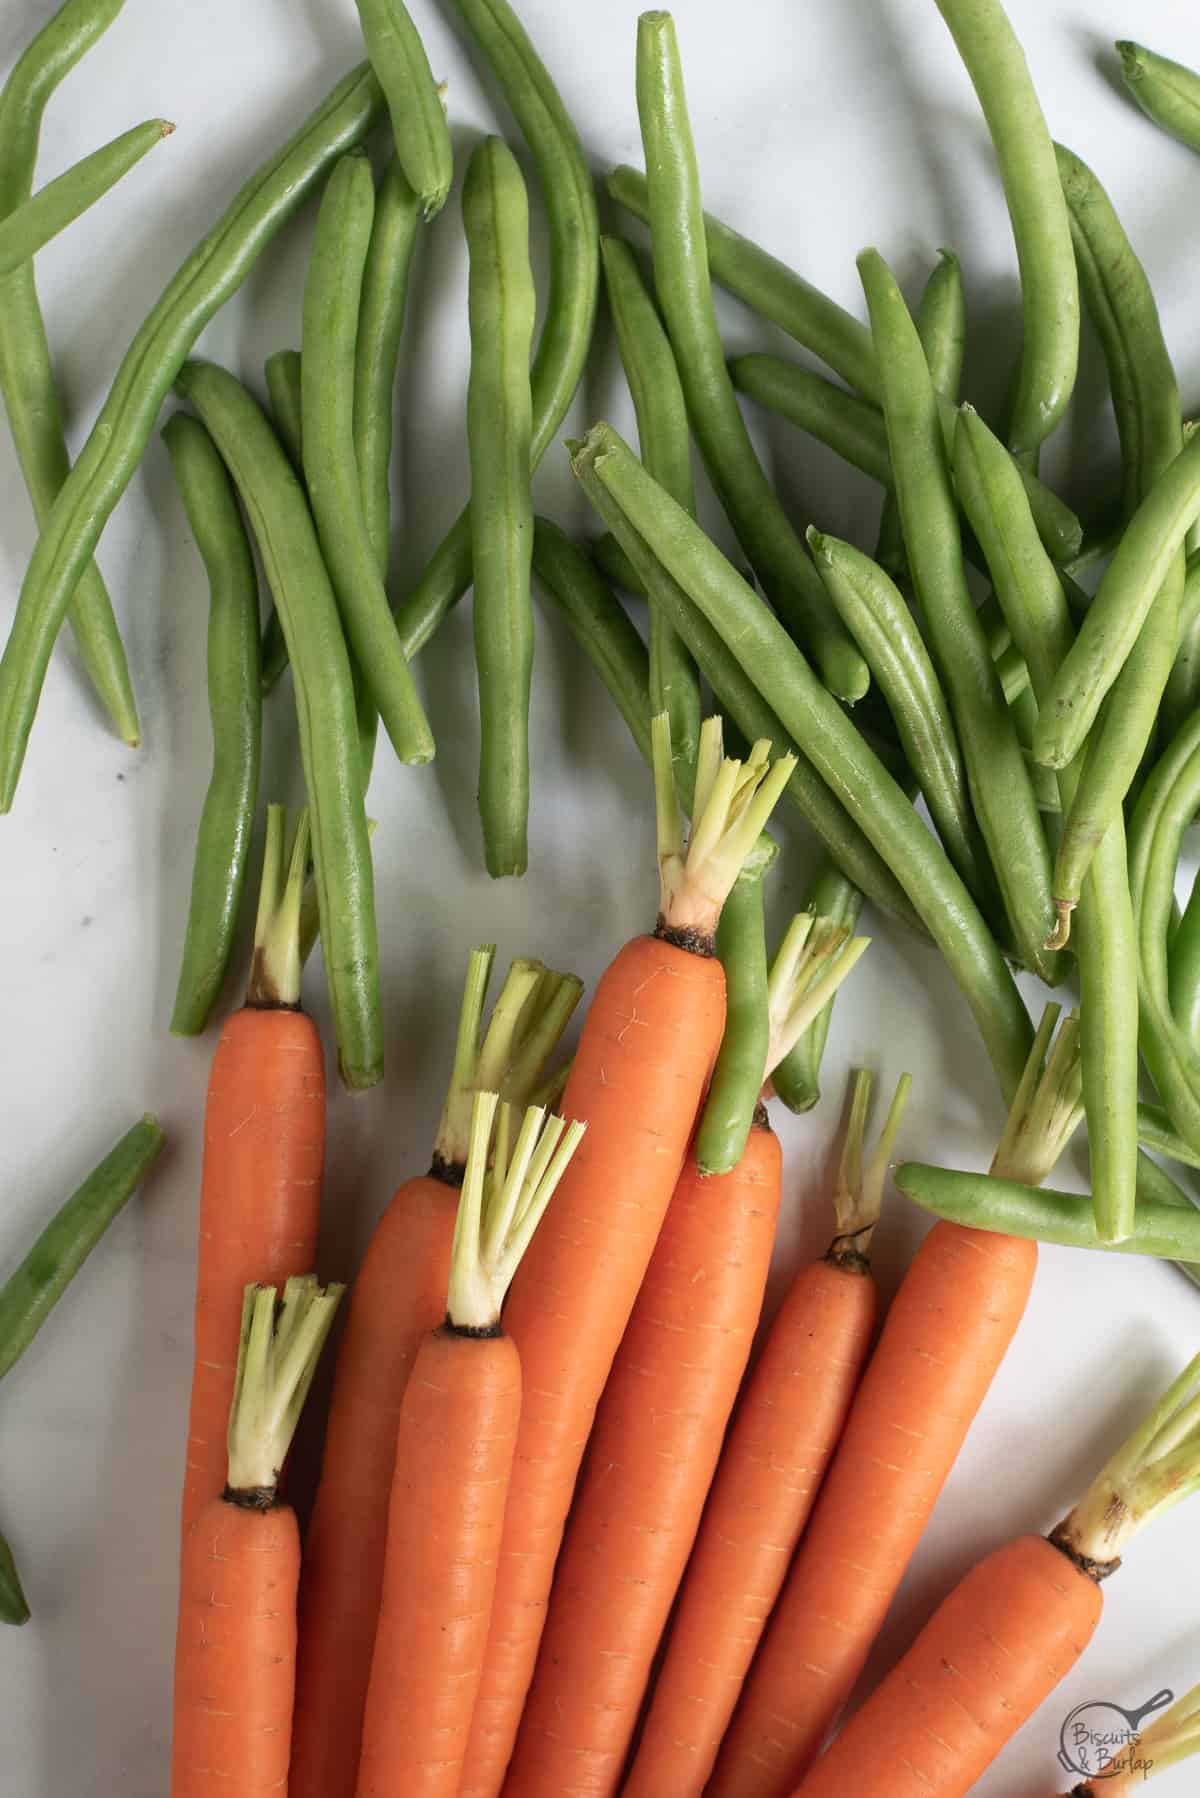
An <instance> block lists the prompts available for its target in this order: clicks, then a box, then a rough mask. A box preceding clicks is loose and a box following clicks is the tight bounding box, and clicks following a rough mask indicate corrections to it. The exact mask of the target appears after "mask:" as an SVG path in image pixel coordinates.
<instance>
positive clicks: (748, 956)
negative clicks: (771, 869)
mask: <svg viewBox="0 0 1200 1798" xmlns="http://www.w3.org/2000/svg"><path fill="white" fill-rule="evenodd" d="M717 954H718V956H719V957H720V959H721V965H722V966H723V968H724V969H725V1031H724V1034H723V1036H722V1037H721V1047H720V1050H719V1051H718V1054H717V1060H716V1065H715V1066H714V1068H713V1075H712V1081H711V1083H710V1085H709V1089H708V1097H707V1099H706V1100H705V1102H704V1109H703V1111H702V1112H701V1113H700V1122H699V1124H698V1125H697V1126H696V1145H695V1147H696V1165H697V1166H698V1167H699V1169H700V1172H701V1173H702V1174H727V1173H728V1172H729V1171H730V1169H731V1168H734V1167H736V1166H737V1164H738V1162H739V1161H740V1160H741V1158H742V1155H743V1153H744V1151H745V1147H746V1142H747V1139H748V1138H749V1135H750V1127H751V1125H752V1124H753V1122H754V1112H755V1108H756V1107H757V1105H758V1103H759V1099H760V1095H761V1093H762V1085H763V1078H764V1074H765V1071H766V1066H767V1052H768V1046H769V1041H770V1034H771V1029H770V1018H769V1014H768V1011H767V926H766V917H765V915H764V907H763V869H762V868H761V867H757V868H750V869H747V870H746V871H745V872H744V873H742V874H740V875H739V876H738V878H737V880H735V881H734V884H733V891H732V892H731V893H730V895H729V897H728V899H726V901H725V905H724V908H723V910H722V912H721V922H720V924H719V925H718V926H717Z"/></svg>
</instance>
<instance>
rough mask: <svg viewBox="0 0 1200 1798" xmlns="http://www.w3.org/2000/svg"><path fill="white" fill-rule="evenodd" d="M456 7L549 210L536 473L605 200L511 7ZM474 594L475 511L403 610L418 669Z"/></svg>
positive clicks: (402, 628)
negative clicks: (448, 618)
mask: <svg viewBox="0 0 1200 1798" xmlns="http://www.w3.org/2000/svg"><path fill="white" fill-rule="evenodd" d="M454 5H455V7H456V9H457V11H458V14H459V16H460V17H461V19H462V21H463V23H464V24H465V26H466V27H467V30H468V31H469V32H470V34H471V37H472V39H473V40H474V43H475V45H476V47H477V49H478V50H479V52H480V55H481V56H482V57H483V59H484V61H485V62H486V63H487V65H488V67H489V68H490V70H491V72H492V74H493V76H494V77H495V79H496V81H497V82H498V83H499V85H500V88H501V90H502V92H503V94H504V97H505V99H506V100H507V102H508V104H509V107H510V109H511V111H512V114H513V117H514V118H515V119H516V121H517V125H518V126H519V128H520V131H521V135H522V137H523V138H524V139H525V142H526V144H527V145H528V146H529V151H530V155H531V156H532V158H533V163H534V167H535V168H536V170H537V175H538V180H539V181H540V183H541V187H542V196H543V199H544V202H545V207H546V225H547V230H548V233H549V238H550V246H549V247H550V275H549V286H548V289H547V293H546V306H545V314H544V322H543V325H542V334H541V337H540V339H539V341H538V350H537V355H536V356H535V357H534V362H533V368H532V370H531V371H530V386H531V393H532V403H533V441H532V446H531V454H532V461H533V466H534V468H536V467H537V465H538V463H539V462H540V461H541V459H542V457H543V455H544V454H545V452H546V450H547V449H548V447H549V445H550V444H551V443H552V442H553V441H554V438H555V436H556V435H557V433H558V427H559V425H560V424H561V423H562V421H563V419H564V417H565V416H566V411H567V407H568V406H569V405H570V404H571V401H572V399H573V398H574V397H575V390H576V388H577V387H578V386H579V381H580V377H581V376H582V374H583V368H584V364H585V362H586V361H587V356H588V351H589V350H590V348H591V343H592V331H593V327H594V325H595V322H596V301H597V295H598V292H599V283H600V224H599V220H598V218H597V216H596V195H595V191H594V188H593V185H592V175H591V170H590V169H589V168H588V165H587V160H586V158H585V157H584V153H583V146H582V144H581V143H580V141H579V134H578V132H577V131H576V129H575V127H574V125H573V124H572V123H571V120H570V118H569V117H568V115H567V111H566V108H565V107H564V106H563V103H562V99H561V97H560V95H559V92H558V89H557V88H556V87H555V85H554V83H553V82H552V81H551V79H550V76H549V75H548V73H547V72H546V68H545V65H544V64H543V62H542V60H541V58H540V57H539V56H538V53H537V51H536V50H535V49H534V47H533V45H532V43H531V42H530V40H529V37H528V36H527V34H526V32H525V30H524V28H523V27H522V25H521V22H520V20H519V19H518V18H517V15H516V13H515V12H514V11H513V9H512V7H511V6H509V5H508V0H454ZM470 585H471V520H470V508H469V507H467V508H465V509H464V510H463V511H462V512H460V513H459V515H458V517H457V519H456V520H455V522H454V523H453V525H451V527H450V530H449V531H448V532H447V534H446V536H445V537H444V538H443V539H442V541H441V543H440V544H439V545H438V547H437V549H436V550H435V551H434V553H433V555H432V557H431V558H430V560H429V562H428V564H427V565H426V568H425V571H424V573H423V574H422V575H421V577H420V579H419V580H418V581H417V584H416V586H415V587H413V588H412V589H411V590H410V591H409V592H408V593H406V594H405V595H404V597H403V598H402V599H401V600H400V602H399V604H398V605H397V607H396V624H397V628H398V629H399V632H400V641H401V643H402V644H403V645H404V653H405V655H406V656H407V657H408V659H409V661H410V662H411V661H412V659H413V657H414V656H415V655H416V654H417V653H418V651H419V650H421V649H423V648H424V646H425V644H426V643H428V641H429V639H430V637H432V635H433V633H434V631H436V629H437V627H438V625H439V624H440V623H441V621H442V619H443V618H444V617H445V615H446V613H447V612H448V611H449V610H450V608H451V606H453V605H454V604H456V603H457V601H458V600H460V599H461V598H462V596H463V594H464V593H465V592H466V591H467V588H468V587H469V586H470Z"/></svg>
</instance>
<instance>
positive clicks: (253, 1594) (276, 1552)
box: [171, 1498, 300, 1798]
mask: <svg viewBox="0 0 1200 1798" xmlns="http://www.w3.org/2000/svg"><path fill="white" fill-rule="evenodd" d="M299 1575H300V1535H299V1531H298V1530H297V1528H296V1514H295V1512H294V1511H293V1510H292V1509H291V1508H290V1507H289V1506H287V1505H276V1506H274V1507H273V1508H272V1509H270V1510H268V1511H255V1510H247V1509H246V1508H245V1507H244V1506H242V1505H235V1504H229V1503H228V1502H227V1501H226V1500H225V1499H222V1498H215V1499H212V1500H211V1501H210V1502H209V1503H208V1504H207V1505H206V1506H205V1507H204V1509H203V1510H202V1511H201V1513H200V1515H199V1517H198V1518H197V1520H196V1524H195V1527H194V1528H193V1529H192V1531H191V1533H190V1534H189V1536H188V1538H187V1541H186V1543H185V1544H184V1551H183V1567H182V1575H181V1585H180V1601H179V1617H180V1628H179V1640H178V1643H177V1645H176V1651H175V1740H174V1743H173V1746H172V1751H171V1798H230V1794H232V1793H234V1792H236V1793H237V1795H238V1798H257V1795H258V1794H260V1793H261V1794H262V1795H263V1798H267V1794H272V1795H273V1798H278V1795H279V1794H280V1793H286V1792H287V1789H288V1754H289V1749H290V1744H291V1734H292V1730H291V1725H292V1702H293V1682H294V1678H295V1669H296V1584H297V1581H298V1579H299Z"/></svg>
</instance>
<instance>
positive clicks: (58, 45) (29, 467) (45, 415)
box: [0, 0, 142, 748]
mask: <svg viewBox="0 0 1200 1798" xmlns="http://www.w3.org/2000/svg"><path fill="white" fill-rule="evenodd" d="M124 4H125V0H67V3H66V5H65V6H61V7H60V8H59V10H58V11H57V12H56V13H55V14H54V17H53V18H52V19H51V20H50V21H49V23H48V24H46V25H45V26H43V28H42V30H41V31H39V32H38V34H37V36H36V37H35V38H34V39H33V41H32V42H31V43H30V45H29V47H28V48H27V49H26V50H25V52H24V54H23V55H22V56H21V57H20V58H19V60H18V62H17V64H16V67H15V68H14V69H13V71H12V73H11V74H10V76H9V78H8V80H7V82H6V83H5V86H4V89H3V91H2V92H0V217H3V216H5V215H6V214H8V213H11V212H12V211H13V209H14V208H15V207H17V206H20V205H21V204H22V202H23V201H25V200H27V199H28V198H29V196H30V194H31V193H32V191H33V176H34V165H35V163H36V161H37V151H38V139H39V137H40V135H41V128H42V115H43V114H44V112H45V109H46V105H47V103H48V102H49V100H50V98H51V96H52V95H53V93H54V92H55V89H56V88H57V87H58V84H59V82H60V81H62V79H63V77H64V76H65V75H67V74H69V73H70V71H71V70H72V69H73V68H74V67H75V65H76V63H77V62H78V61H79V59H80V57H81V56H83V55H84V54H85V53H86V51H88V50H89V49H90V48H91V46H92V45H93V44H94V43H95V42H96V41H97V39H98V38H100V37H101V36H102V35H103V34H104V32H105V31H107V30H108V27H109V26H110V25H111V24H112V22H113V20H114V19H115V18H116V17H117V15H118V13H119V12H120V11H121V8H122V6H123V5H124ZM0 398H2V399H3V402H4V409H5V411H6V412H7V414H8V422H9V426H10V428H11V430H12V435H13V442H14V444H15V446H16V452H17V460H18V462H19V464H20V468H21V474H22V477H23V478H24V481H25V486H26V489H27V490H28V493H29V499H30V503H31V505H32V507H33V514H34V518H35V519H36V521H37V523H38V526H39V528H40V527H43V526H44V525H45V523H46V520H47V518H48V517H49V515H50V509H51V507H52V506H53V504H54V501H55V499H56V498H57V495H58V490H59V488H60V487H61V486H62V484H63V482H64V481H65V480H66V478H67V475H68V473H69V471H70V467H71V462H70V457H69V456H68V454H67V442H66V436H65V434H64V431H63V421H62V407H61V405H60V402H59V397H58V386H57V383H56V381H55V378H54V368H53V365H52V363H51V359H50V346H49V343H48V342H47V340H46V326H45V322H44V320H43V318H42V309H41V307H40V305H39V304H38V296H37V284H36V281H35V279H34V272H33V265H32V264H31V263H27V264H25V265H24V266H22V267H21V268H18V269H14V271H13V273H12V274H11V275H6V276H5V277H4V278H3V280H2V281H0ZM68 617H69V619H70V624H71V631H72V634H73V635H74V637H75V641H76V644H77V646H78V649H79V654H80V659H81V660H82V662H83V665H84V668H85V669H86V671H87V676H88V679H89V680H90V681H91V683H92V686H93V687H94V688H95V690H96V693H97V696H98V697H99V699H100V703H101V704H102V705H103V707H104V709H105V711H106V712H107V714H108V716H109V717H110V718H111V720H112V723H113V727H114V729H115V730H116V732H117V735H118V736H119V737H121V739H122V740H123V741H124V742H126V743H128V744H129V746H130V747H131V748H137V746H138V744H139V743H140V742H141V736H142V733H141V726H140V724H139V723H138V715H137V705H136V703H135V701H134V697H133V688H132V686H131V684H130V679H129V666H128V663H127V662H126V659H125V650H124V646H123V645H122V643H121V636H120V632H119V631H118V629H117V622H116V619H115V618H114V617H113V609H112V601H111V600H110V599H109V596H108V591H107V589H106V588H105V585H104V582H103V580H102V579H101V577H100V571H99V569H98V568H97V567H96V564H95V563H94V562H93V561H90V560H89V561H88V562H87V563H86V564H85V565H84V567H83V570H82V573H81V574H80V576H79V582H78V585H77V586H76V589H75V592H74V595H73V597H72V599H71V603H70V608H69V612H68Z"/></svg>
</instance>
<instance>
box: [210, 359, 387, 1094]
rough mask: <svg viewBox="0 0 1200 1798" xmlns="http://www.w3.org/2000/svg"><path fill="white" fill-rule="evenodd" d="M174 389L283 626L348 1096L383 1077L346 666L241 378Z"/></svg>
mask: <svg viewBox="0 0 1200 1798" xmlns="http://www.w3.org/2000/svg"><path fill="white" fill-rule="evenodd" d="M176 387H177V389H178V391H179V392H180V394H181V395H182V396H183V398H184V399H186V400H189V401H190V402H191V404H192V405H193V406H194V407H195V408H196V411H197V412H198V413H199V414H200V417H201V420H202V421H203V423H204V424H205V425H206V426H207V427H208V431H209V434H210V435H211V437H212V438H213V440H214V442H215V443H216V446H217V448H218V449H219V450H220V452H221V456H222V458H223V460H224V462H225V466H226V467H227V468H228V470H229V472H230V474H231V475H232V476H233V481H234V485H235V486H236V487H237V490H238V494H239V496H240V498H241V502H242V505H243V507H244V508H245V511H246V515H247V517H248V518H249V520H250V528H251V530H252V531H253V533H254V537H255V540H256V542H257V544H258V550H259V554H260V556H261V557H262V561H263V569H264V572H265V574H266V577H267V581H268V584H269V585H270V588H271V591H272V593H273V594H274V595H275V602H276V604H277V605H278V607H279V612H280V616H281V618H282V620H283V629H284V635H285V636H286V637H287V643H288V652H289V656H290V659H291V664H292V677H293V680H294V683H295V693H296V713H297V718H298V720H299V725H300V753H301V759H302V761H303V764H304V779H305V784H306V786H307V788H308V804H309V812H310V817H311V822H312V843H313V860H314V863H315V870H316V880H317V890H318V894H319V898H320V909H321V941H322V944H323V945H324V960H325V971H326V975H327V977H328V981H329V993H330V1001H331V1004H332V1008H333V1020H334V1029H335V1031H336V1033H337V1044H338V1060H339V1063H340V1066H341V1072H342V1079H343V1080H344V1081H345V1083H346V1085H347V1086H348V1087H349V1088H351V1090H358V1089H360V1088H363V1087H368V1086H373V1085H374V1084H375V1083H376V1082H377V1081H378V1080H379V1079H380V1078H381V1076H382V1072H383V1024H382V1006H381V1003H380V995H379V960H378V946H377V940H376V931H375V892H374V879H373V875H372V870H371V845H370V839H369V836H368V831H367V817H366V811H365V808H364V804H363V779H362V772H363V771H362V763H361V758H360V755H359V751H358V736H357V718H356V716H355V707H354V683H353V678H352V676H351V672H350V659H349V656H348V654H347V651H346V643H345V638H344V637H343V635H342V627H341V620H340V619H339V617H338V610H337V601H336V600H335V598H334V594H333V588H332V586H331V584H330V579H329V574H328V572H327V570H326V567H325V563H324V560H323V558H322V555H321V546H320V543H319V542H318V540H317V531H316V526H315V524H314V523H313V518H312V514H311V512H310V511H309V508H308V501H307V500H306V498H305V495H304V489H303V488H302V487H301V485H300V482H299V480H298V479H297V477H296V474H295V472H294V470H293V469H292V467H291V464H290V463H289V462H288V459H287V456H286V455H285V454H284V452H283V449H282V448H281V446H280V444H279V441H278V439H277V438H276V436H275V434H274V432H273V431H272V429H271V427H270V424H269V423H268V421H267V418H266V415H265V413H264V412H263V411H262V410H261V408H260V407H259V406H258V404H257V403H256V401H255V400H254V399H253V398H252V397H251V395H250V394H249V393H247V392H246V389H245V388H244V387H243V386H242V385H241V384H240V382H238V381H236V380H234V378H233V376H232V375H230V374H226V372H225V371H224V369H220V368H215V367H214V366H213V365H212V364H211V363H204V362H188V363H186V364H185V366H184V367H183V368H182V369H181V370H180V372H179V374H178V376H177V378H176Z"/></svg>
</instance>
